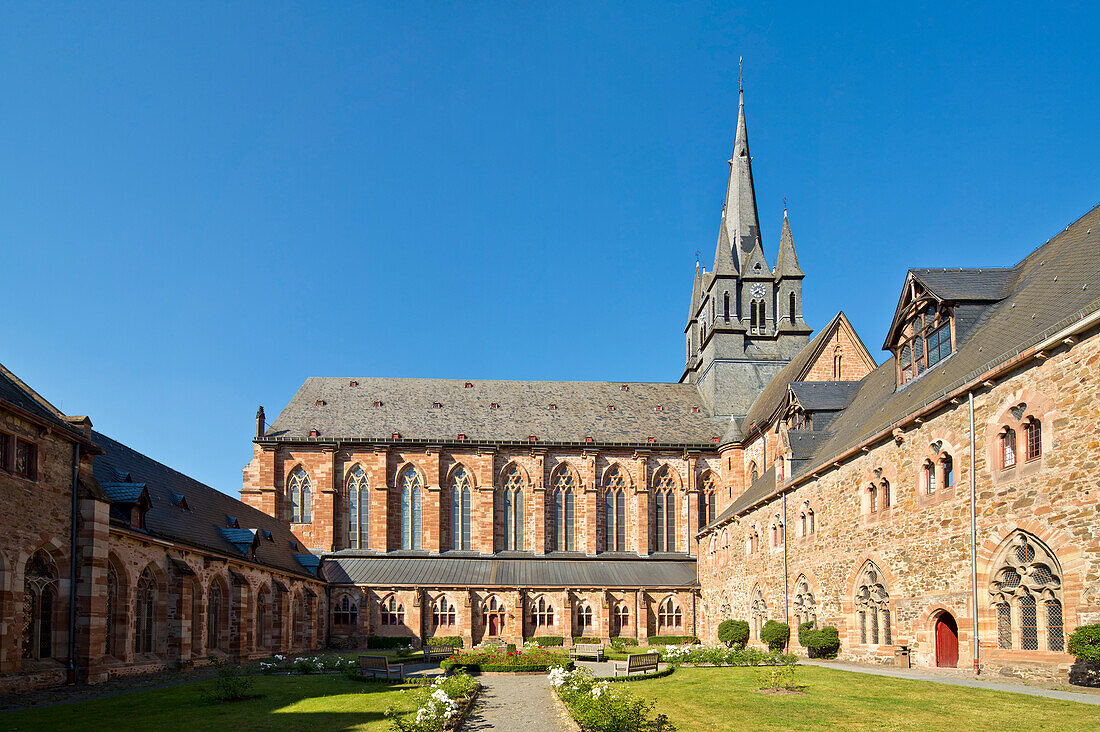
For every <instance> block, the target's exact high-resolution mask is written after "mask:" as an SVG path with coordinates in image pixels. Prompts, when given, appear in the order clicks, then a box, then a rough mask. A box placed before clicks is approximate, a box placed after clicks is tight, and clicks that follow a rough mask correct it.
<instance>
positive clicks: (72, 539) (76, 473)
mask: <svg viewBox="0 0 1100 732" xmlns="http://www.w3.org/2000/svg"><path fill="white" fill-rule="evenodd" d="M79 486H80V443H77V442H74V443H73V503H72V521H70V522H69V679H68V681H69V683H70V684H75V683H76V567H77V564H76V520H77V512H78V511H79V508H80V503H79V490H78V489H79Z"/></svg>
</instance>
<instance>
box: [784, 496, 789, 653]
mask: <svg viewBox="0 0 1100 732" xmlns="http://www.w3.org/2000/svg"><path fill="white" fill-rule="evenodd" d="M789 584H790V583H789V582H788V581H787V492H786V491H784V492H783V622H784V623H786V624H787V629H788V631H789V630H790V627H791V617H790V612H791V611H790V607H791V604H790V602H789V598H788V597H787V592H788V590H787V588H788V585H789ZM790 646H791V637H790V635H789V634H788V635H787V648H786V649H785V650H789V649H790Z"/></svg>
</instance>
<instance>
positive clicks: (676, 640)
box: [647, 635, 699, 646]
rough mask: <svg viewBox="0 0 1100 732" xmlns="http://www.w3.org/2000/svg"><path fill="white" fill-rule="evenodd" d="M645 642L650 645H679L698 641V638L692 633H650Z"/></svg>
mask: <svg viewBox="0 0 1100 732" xmlns="http://www.w3.org/2000/svg"><path fill="white" fill-rule="evenodd" d="M647 642H648V643H649V645H651V646H681V645H684V644H688V645H691V644H693V643H698V642H699V639H698V638H696V637H695V636H693V635H651V636H649V638H648V639H647Z"/></svg>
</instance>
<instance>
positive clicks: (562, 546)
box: [550, 465, 576, 552]
mask: <svg viewBox="0 0 1100 732" xmlns="http://www.w3.org/2000/svg"><path fill="white" fill-rule="evenodd" d="M575 484H576V480H575V479H574V478H573V472H572V471H571V470H569V468H568V467H567V466H564V465H563V466H561V467H560V468H559V469H558V473H557V476H556V477H555V478H554V481H553V490H554V494H553V495H554V503H553V507H554V514H553V517H552V529H553V533H552V534H551V536H550V547H551V549H552V550H555V551H559V552H563V551H564V552H571V551H573V550H574V549H575V548H576V546H575V545H574V543H573V493H574V487H575Z"/></svg>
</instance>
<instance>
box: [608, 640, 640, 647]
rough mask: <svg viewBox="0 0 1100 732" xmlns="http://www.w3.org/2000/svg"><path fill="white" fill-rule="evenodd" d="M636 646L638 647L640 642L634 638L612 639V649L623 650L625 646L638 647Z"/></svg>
mask: <svg viewBox="0 0 1100 732" xmlns="http://www.w3.org/2000/svg"><path fill="white" fill-rule="evenodd" d="M636 645H638V641H637V640H635V639H634V638H612V639H611V647H612V648H615V647H620V648H621V647H625V646H636Z"/></svg>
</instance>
